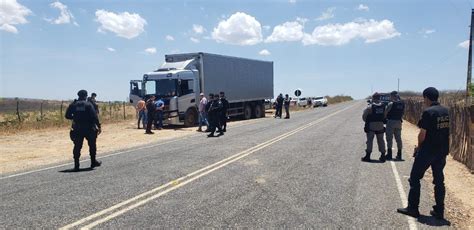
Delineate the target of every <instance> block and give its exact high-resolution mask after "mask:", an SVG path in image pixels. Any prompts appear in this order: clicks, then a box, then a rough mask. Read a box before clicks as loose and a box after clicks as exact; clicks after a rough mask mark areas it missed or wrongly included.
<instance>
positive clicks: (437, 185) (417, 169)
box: [408, 149, 446, 213]
mask: <svg viewBox="0 0 474 230" xmlns="http://www.w3.org/2000/svg"><path fill="white" fill-rule="evenodd" d="M445 165H446V155H443V154H435V153H432V152H428V151H425V150H423V149H421V150H420V151H419V152H418V154H417V155H416V157H415V162H414V163H413V167H412V169H411V173H410V179H409V182H410V192H409V193H408V207H410V208H413V209H418V206H419V204H420V187H421V185H420V180H421V179H422V178H423V176H424V174H425V172H426V170H427V169H428V168H429V167H431V170H432V171H433V184H434V197H435V202H436V205H435V206H433V209H434V210H435V211H436V212H438V213H444V197H445V194H446V189H445V187H444V173H443V169H444V166H445Z"/></svg>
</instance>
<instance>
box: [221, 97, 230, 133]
mask: <svg viewBox="0 0 474 230" xmlns="http://www.w3.org/2000/svg"><path fill="white" fill-rule="evenodd" d="M219 100H220V102H221V104H222V110H221V112H220V126H221V127H222V132H227V109H229V101H227V99H226V98H225V93H224V92H220V93H219Z"/></svg>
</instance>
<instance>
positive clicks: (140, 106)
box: [136, 100, 147, 129]
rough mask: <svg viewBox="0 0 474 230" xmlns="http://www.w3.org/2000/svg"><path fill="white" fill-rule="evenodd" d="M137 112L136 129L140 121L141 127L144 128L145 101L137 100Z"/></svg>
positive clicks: (145, 117) (145, 120)
mask: <svg viewBox="0 0 474 230" xmlns="http://www.w3.org/2000/svg"><path fill="white" fill-rule="evenodd" d="M136 110H137V113H138V123H137V125H138V129H140V121H141V122H142V124H143V128H144V129H146V123H147V114H146V106H145V101H144V100H139V101H138V103H137V107H136Z"/></svg>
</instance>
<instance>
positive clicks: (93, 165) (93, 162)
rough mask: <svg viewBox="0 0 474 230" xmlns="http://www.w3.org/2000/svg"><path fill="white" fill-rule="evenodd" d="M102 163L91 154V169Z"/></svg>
mask: <svg viewBox="0 0 474 230" xmlns="http://www.w3.org/2000/svg"><path fill="white" fill-rule="evenodd" d="M101 164H102V162H100V161H98V160H96V159H95V156H91V169H93V168H95V167H99V166H100V165H101Z"/></svg>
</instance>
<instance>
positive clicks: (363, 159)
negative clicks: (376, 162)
mask: <svg viewBox="0 0 474 230" xmlns="http://www.w3.org/2000/svg"><path fill="white" fill-rule="evenodd" d="M360 160H361V161H364V162H370V152H367V151H365V157H362V158H361V159H360Z"/></svg>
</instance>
